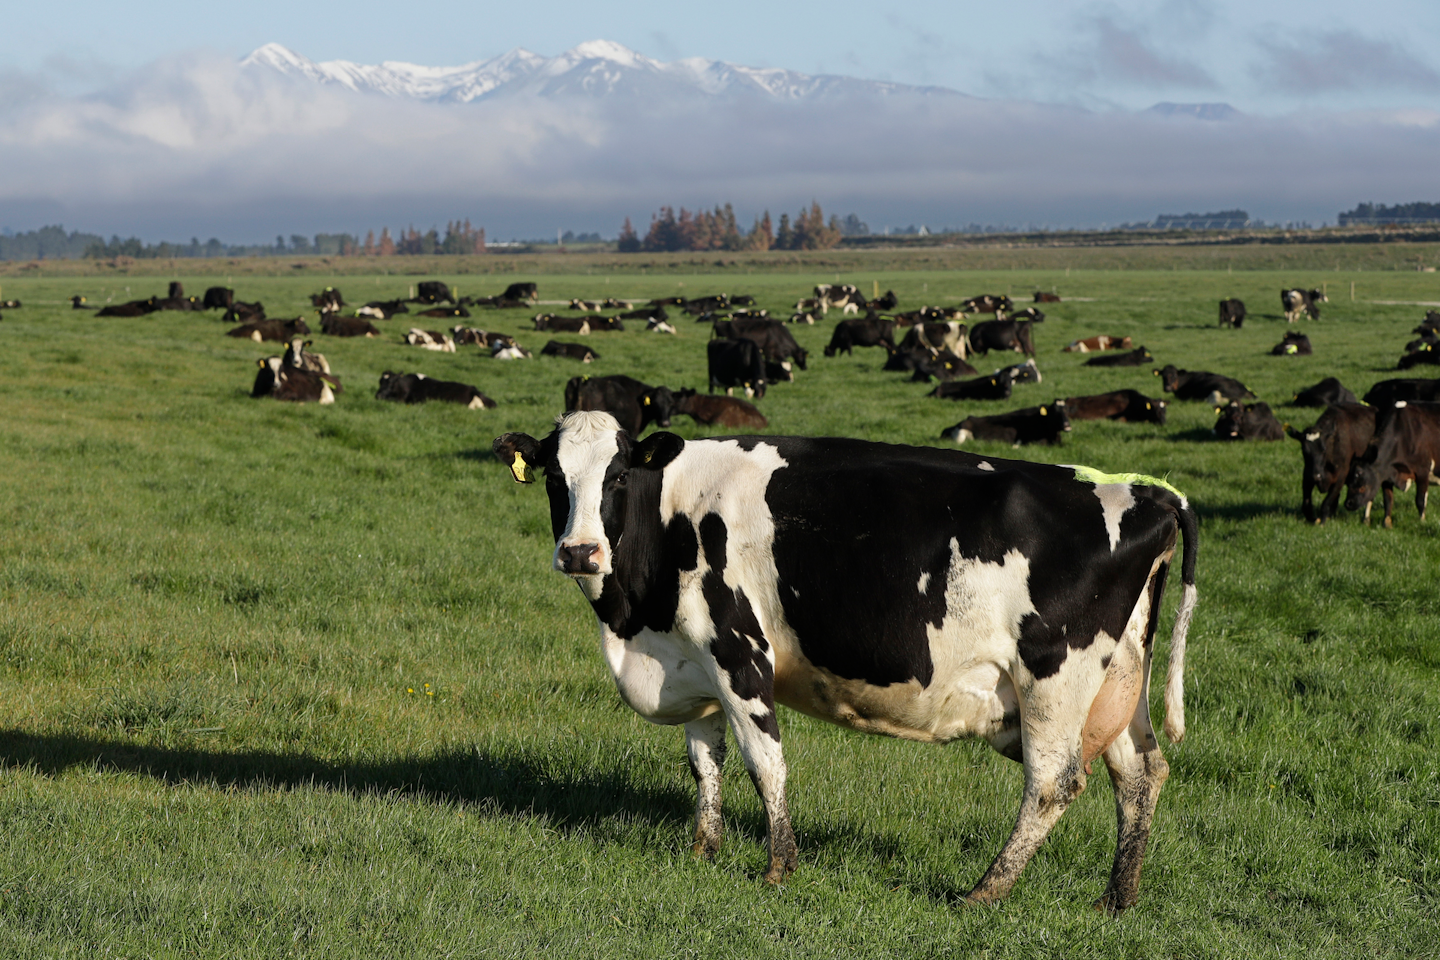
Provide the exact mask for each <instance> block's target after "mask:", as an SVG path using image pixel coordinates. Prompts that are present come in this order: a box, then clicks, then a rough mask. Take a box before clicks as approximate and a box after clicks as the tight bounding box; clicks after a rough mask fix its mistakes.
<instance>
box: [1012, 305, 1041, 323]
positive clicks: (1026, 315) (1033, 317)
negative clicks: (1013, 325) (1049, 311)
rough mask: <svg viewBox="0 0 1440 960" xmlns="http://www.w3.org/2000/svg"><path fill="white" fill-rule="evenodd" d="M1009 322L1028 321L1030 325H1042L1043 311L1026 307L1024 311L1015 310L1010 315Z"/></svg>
mask: <svg viewBox="0 0 1440 960" xmlns="http://www.w3.org/2000/svg"><path fill="white" fill-rule="evenodd" d="M1009 319H1011V320H1029V321H1030V322H1031V323H1044V322H1045V311H1043V310H1037V309H1036V308H1034V307H1026V308H1025V309H1024V310H1016V311H1015V312H1014V313H1012V314H1010V316H1009Z"/></svg>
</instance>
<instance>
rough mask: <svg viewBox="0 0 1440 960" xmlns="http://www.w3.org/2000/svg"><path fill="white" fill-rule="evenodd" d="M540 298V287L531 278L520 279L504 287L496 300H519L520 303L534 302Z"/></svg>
mask: <svg viewBox="0 0 1440 960" xmlns="http://www.w3.org/2000/svg"><path fill="white" fill-rule="evenodd" d="M539 298H540V288H539V287H538V286H536V284H535V282H534V281H533V280H520V281H517V282H515V283H512V284H510V286H508V287H506V288H505V292H504V293H502V294H500V296H498V297H496V298H495V299H496V300H513V301H519V303H520V304H521V305H524V304H531V303H534V302H535V301H536V300H538V299H539Z"/></svg>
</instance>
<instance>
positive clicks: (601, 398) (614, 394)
mask: <svg viewBox="0 0 1440 960" xmlns="http://www.w3.org/2000/svg"><path fill="white" fill-rule="evenodd" d="M574 410H601V411H604V412H605V413H608V414H610V416H612V417H614V418H615V421H616V422H617V423H619V424H620V428H621V429H622V430H624V431H626V432H627V433H629V434H630V436H631V437H639V436H640V434H641V432H642V431H644V429H645V428H646V427H647V426H649V425H650V424H652V423H653V424H655V425H657V426H661V427H668V426H670V417H671V415H672V414H673V413H674V412H675V395H674V394H673V393H671V392H670V388H669V387H652V386H650V384H648V383H641V382H640V381H639V380H636V379H635V378H634V377H626V376H613V377H571V378H570V381H569V382H568V383H566V384H565V412H566V413H570V412H571V411H574Z"/></svg>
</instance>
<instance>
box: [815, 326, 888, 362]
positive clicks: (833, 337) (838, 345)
mask: <svg viewBox="0 0 1440 960" xmlns="http://www.w3.org/2000/svg"><path fill="white" fill-rule="evenodd" d="M894 335H895V321H894V320H885V319H881V318H880V317H875V318H868V317H867V318H865V319H863V320H861V319H856V320H841V321H840V322H839V323H837V324H835V330H834V331H833V332H832V333H831V334H830V343H829V344H827V345H826V347H825V356H827V357H833V356H835V355H836V354H837V353H841V352H844V353H847V354H852V353H853V351H854V349H855V348H856V347H884V348H885V349H886V350H888V351H892V352H893V351H894V350H895V340H894V339H893V338H894Z"/></svg>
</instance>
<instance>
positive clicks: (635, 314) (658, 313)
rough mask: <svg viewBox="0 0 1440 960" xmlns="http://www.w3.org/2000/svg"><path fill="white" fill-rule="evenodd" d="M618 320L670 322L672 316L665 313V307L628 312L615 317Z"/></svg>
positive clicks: (643, 308)
mask: <svg viewBox="0 0 1440 960" xmlns="http://www.w3.org/2000/svg"><path fill="white" fill-rule="evenodd" d="M615 317H616V319H617V320H646V321H649V320H660V321H662V322H663V321H668V320H669V319H670V314H668V313H666V312H665V308H664V307H641V308H640V309H638V310H626V311H625V312H623V313H617V314H616V315H615Z"/></svg>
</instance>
